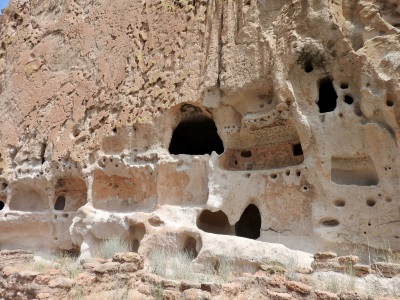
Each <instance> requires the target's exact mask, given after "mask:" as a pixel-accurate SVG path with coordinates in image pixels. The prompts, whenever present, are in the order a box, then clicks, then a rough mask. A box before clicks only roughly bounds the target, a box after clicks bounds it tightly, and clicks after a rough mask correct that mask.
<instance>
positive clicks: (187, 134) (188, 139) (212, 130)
mask: <svg viewBox="0 0 400 300" xmlns="http://www.w3.org/2000/svg"><path fill="white" fill-rule="evenodd" d="M213 151H215V152H216V153H218V154H222V153H223V152H224V145H223V143H222V140H221V138H220V137H219V135H218V132H217V127H216V126H215V123H214V121H213V119H211V118H209V117H206V116H202V115H198V116H195V117H191V118H189V119H186V120H183V121H182V122H181V123H179V125H178V126H177V127H176V128H175V130H174V132H173V134H172V139H171V143H170V146H169V152H170V153H171V154H175V155H177V154H188V155H204V154H211V153H212V152H213Z"/></svg>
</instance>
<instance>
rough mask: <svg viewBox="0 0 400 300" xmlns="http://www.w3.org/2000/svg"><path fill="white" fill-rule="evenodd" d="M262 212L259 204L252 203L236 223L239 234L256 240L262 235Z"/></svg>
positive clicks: (237, 233)
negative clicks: (258, 206)
mask: <svg viewBox="0 0 400 300" xmlns="http://www.w3.org/2000/svg"><path fill="white" fill-rule="evenodd" d="M260 230H261V214H260V211H259V210H258V208H257V206H255V205H254V204H250V205H249V206H247V208H246V209H245V210H244V212H243V214H242V216H241V217H240V219H239V221H237V223H236V224H235V231H236V235H237V236H241V237H245V238H248V239H253V240H256V239H258V238H259V237H260Z"/></svg>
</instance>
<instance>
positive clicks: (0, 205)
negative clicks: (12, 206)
mask: <svg viewBox="0 0 400 300" xmlns="http://www.w3.org/2000/svg"><path fill="white" fill-rule="evenodd" d="M4 206H5V204H4V202H3V201H0V210H3V208H4Z"/></svg>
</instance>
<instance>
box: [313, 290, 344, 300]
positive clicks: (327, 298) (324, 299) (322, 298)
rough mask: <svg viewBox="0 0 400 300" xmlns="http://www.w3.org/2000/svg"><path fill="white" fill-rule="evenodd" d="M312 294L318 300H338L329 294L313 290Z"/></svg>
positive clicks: (335, 296)
mask: <svg viewBox="0 0 400 300" xmlns="http://www.w3.org/2000/svg"><path fill="white" fill-rule="evenodd" d="M314 293H315V295H316V296H317V299H318V300H339V297H338V296H337V295H336V294H334V293H331V292H327V291H320V290H315V291H314Z"/></svg>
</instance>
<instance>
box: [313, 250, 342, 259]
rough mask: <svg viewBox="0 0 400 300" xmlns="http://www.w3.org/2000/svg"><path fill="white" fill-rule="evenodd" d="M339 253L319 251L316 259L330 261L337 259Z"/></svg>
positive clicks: (315, 256) (315, 255)
mask: <svg viewBox="0 0 400 300" xmlns="http://www.w3.org/2000/svg"><path fill="white" fill-rule="evenodd" d="M336 258H337V254H336V253H335V252H317V253H315V254H314V259H315V260H316V261H329V260H336Z"/></svg>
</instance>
